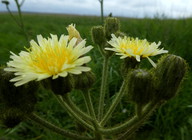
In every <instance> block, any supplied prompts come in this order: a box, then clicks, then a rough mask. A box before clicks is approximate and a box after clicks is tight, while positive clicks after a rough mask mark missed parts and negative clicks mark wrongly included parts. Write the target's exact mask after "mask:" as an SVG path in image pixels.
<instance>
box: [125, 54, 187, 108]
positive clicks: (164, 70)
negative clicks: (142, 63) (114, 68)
mask: <svg viewBox="0 0 192 140" xmlns="http://www.w3.org/2000/svg"><path fill="white" fill-rule="evenodd" d="M186 72H187V64H186V62H185V60H184V59H183V58H181V57H179V56H176V55H171V54H170V55H165V56H163V57H162V58H161V59H160V60H159V62H158V64H157V67H156V68H153V69H151V70H150V71H146V70H142V69H132V70H131V71H129V82H128V93H129V97H130V100H131V101H133V102H134V103H136V104H138V105H141V106H142V105H145V104H147V103H149V102H150V101H155V102H160V101H162V100H169V99H171V98H172V97H174V96H175V95H176V93H177V91H178V89H179V87H180V84H181V82H182V80H183V78H184V76H185V74H186Z"/></svg>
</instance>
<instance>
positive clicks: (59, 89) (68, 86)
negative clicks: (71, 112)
mask: <svg viewBox="0 0 192 140" xmlns="http://www.w3.org/2000/svg"><path fill="white" fill-rule="evenodd" d="M49 80H50V81H49V82H50V87H51V90H52V91H53V92H54V93H55V94H57V95H64V94H67V93H69V92H71V91H72V89H73V77H72V76H71V75H68V76H67V77H59V78H57V79H51V78H49Z"/></svg>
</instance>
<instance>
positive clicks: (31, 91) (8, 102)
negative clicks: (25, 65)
mask: <svg viewBox="0 0 192 140" xmlns="http://www.w3.org/2000/svg"><path fill="white" fill-rule="evenodd" d="M13 77H14V75H13V73H11V72H5V71H4V70H3V69H1V70H0V98H1V100H2V102H1V103H4V104H5V106H7V107H9V108H17V109H19V110H21V111H22V112H24V113H31V112H32V111H33V110H34V106H35V104H36V102H37V98H36V91H37V89H38V87H39V84H38V83H37V82H34V81H33V82H29V83H27V84H25V85H22V86H19V87H15V86H14V83H12V82H10V79H12V78H13Z"/></svg>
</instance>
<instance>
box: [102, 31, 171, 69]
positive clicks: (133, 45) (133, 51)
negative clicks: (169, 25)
mask: <svg viewBox="0 0 192 140" xmlns="http://www.w3.org/2000/svg"><path fill="white" fill-rule="evenodd" d="M108 43H109V44H110V45H111V46H112V47H113V48H105V49H106V50H110V51H114V52H116V55H121V57H120V59H124V58H126V57H134V58H135V59H136V60H137V61H138V62H140V59H141V58H147V59H148V60H149V62H150V63H151V64H152V65H153V66H154V67H155V66H156V64H155V63H154V62H153V61H152V60H151V59H150V58H149V56H155V55H158V54H163V53H168V51H167V50H164V49H163V48H162V49H159V48H158V47H159V46H160V44H161V42H159V43H158V44H156V43H155V42H153V43H149V42H148V41H147V40H146V39H144V40H139V39H138V38H136V39H134V38H130V37H126V36H125V37H124V38H121V37H118V38H117V37H116V36H115V35H114V34H112V39H111V40H110V41H109V42H108Z"/></svg>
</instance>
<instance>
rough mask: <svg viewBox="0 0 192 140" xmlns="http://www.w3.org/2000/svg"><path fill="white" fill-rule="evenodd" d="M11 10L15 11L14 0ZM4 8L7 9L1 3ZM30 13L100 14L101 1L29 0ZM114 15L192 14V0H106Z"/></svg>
mask: <svg viewBox="0 0 192 140" xmlns="http://www.w3.org/2000/svg"><path fill="white" fill-rule="evenodd" d="M9 1H10V9H11V10H13V11H15V10H16V5H15V3H14V0H9ZM0 11H6V8H5V5H3V4H0ZM22 11H26V12H46V13H67V14H80V15H99V14H100V4H99V1H98V0H26V1H25V3H24V5H23V6H22ZM110 12H112V13H113V16H125V17H139V18H140V17H154V16H155V15H157V13H158V14H159V15H162V14H164V15H165V16H166V17H172V18H183V17H192V0H104V14H105V15H108V14H109V13H110Z"/></svg>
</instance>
